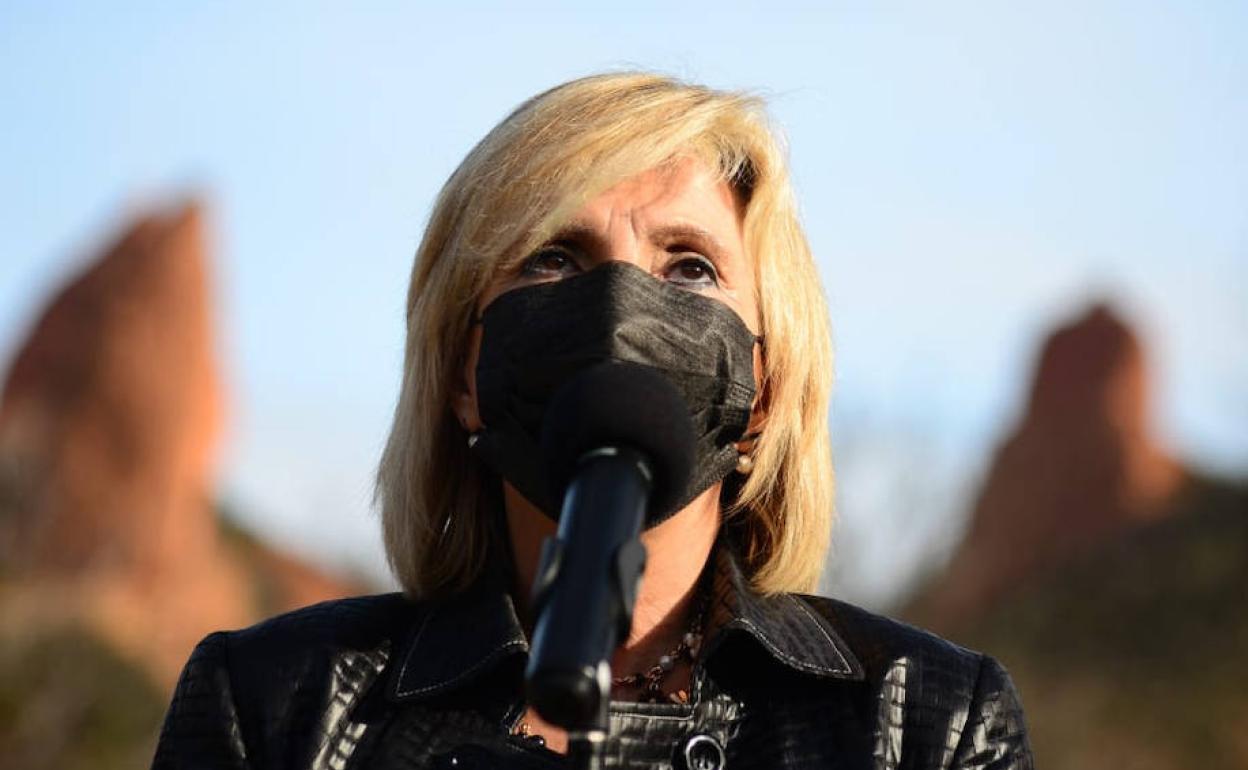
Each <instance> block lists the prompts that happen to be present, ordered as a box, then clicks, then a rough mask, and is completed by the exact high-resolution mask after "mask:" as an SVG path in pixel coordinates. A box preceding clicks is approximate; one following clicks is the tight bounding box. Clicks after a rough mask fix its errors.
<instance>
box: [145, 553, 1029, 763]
mask: <svg viewBox="0 0 1248 770" xmlns="http://www.w3.org/2000/svg"><path fill="white" fill-rule="evenodd" d="M720 553H721V554H723V553H724V550H723V549H720ZM711 596H712V604H711V607H710V610H709V618H708V640H707V642H706V644H704V645H703V649H702V652H701V656H700V658H699V660H698V662H697V664H696V665H695V668H694V672H693V682H692V691H691V693H690V695H691V697H690V703H689V704H687V705H676V704H637V703H615V704H613V706H612V710H611V738H610V739H609V744H608V747H607V749H608V751H607V754H608V758H607V766H608V767H622V768H646V769H647V770H659V769H660V768H662V769H663V770H666V769H667V768H675V769H676V770H680V769H681V768H697V769H698V770H717V769H718V768H725V767H726V768H732V770H755V769H756V768H757V769H762V768H767V769H769V770H772V769H776V768H779V769H785V768H864V769H866V768H870V769H872V770H886V769H888V770H891V769H893V768H896V769H898V770H900V769H901V768H906V769H912V770H919V768H933V769H935V768H958V769H960V770H970V769H971V768H976V769H981V768H982V769H984V770H987V769H988V768H991V769H992V770H1005V769H1006V768H1031V767H1032V760H1031V753H1030V749H1029V747H1028V743H1027V735H1026V729H1025V726H1024V723H1023V715H1022V711H1021V707H1020V705H1019V700H1018V698H1017V695H1016V694H1015V691H1014V688H1013V685H1012V684H1011V682H1010V679H1009V677H1008V675H1007V674H1006V672H1005V671H1004V670H1003V669H1002V667H1001V666H1000V665H999V664H998V663H997V662H996V661H995V660H993V659H992V658H991V657H988V656H985V655H982V654H979V653H976V652H971V651H968V650H965V649H962V648H960V647H957V646H955V645H953V644H951V643H949V642H946V641H944V640H941V639H939V638H937V637H935V636H932V635H931V634H928V633H925V632H923V631H920V630H918V629H915V628H912V627H910V626H906V625H903V624H901V623H897V622H896V621H892V620H889V619H887V618H883V617H880V616H877V615H873V614H871V613H868V612H866V611H864V610H862V609H859V608H856V607H853V606H851V605H848V604H845V603H842V602H838V601H835V600H832V599H826V598H820V597H813V596H799V595H792V594H782V595H777V596H769V597H762V596H758V595H756V594H754V593H752V592H751V591H750V590H749V589H748V587H747V585H746V583H745V581H744V580H743V578H742V575H741V572H740V570H739V569H738V567H737V565H736V562H735V561H734V560H733V559H732V557H731V556H730V555H721V556H720V557H718V558H717V559H716V564H715V566H714V574H713V580H712V589H711ZM527 651H528V643H527V641H526V640H525V636H524V632H523V629H522V627H521V625H520V622H519V621H518V619H517V617H516V613H515V610H514V608H513V605H512V603H511V600H510V598H509V596H508V595H507V594H506V592H504V591H501V590H494V589H491V588H489V587H487V586H482V587H479V588H478V589H476V590H474V591H471V592H469V593H467V594H465V595H463V596H460V597H456V598H455V599H454V600H448V601H442V602H437V603H415V602H411V601H409V600H407V599H406V598H404V597H403V596H402V595H400V594H387V595H381V596H368V597H360V598H353V599H345V600H340V601H332V602H326V603H323V604H318V605H315V606H312V607H308V608H305V609H302V610H298V611H295V612H293V613H290V614H287V615H283V616H280V617H277V618H274V619H272V620H269V621H266V622H264V623H261V624H259V625H256V626H253V627H251V628H248V629H245V630H242V631H234V632H218V633H215V634H212V635H210V636H208V637H207V638H206V639H204V640H203V641H202V642H201V643H200V644H199V645H198V646H197V647H196V649H195V651H194V653H193V654H192V655H191V658H190V660H189V661H188V662H187V664H186V668H185V670H184V671H183V673H182V677H181V680H180V681H179V683H178V686H177V689H176V691H175V693H174V696H173V701H172V704H171V705H170V708H169V712H168V715H167V717H166V720H165V724H164V727H163V729H162V731H161V736H160V742H159V745H158V747H157V751H156V757H155V761H154V764H153V767H154V768H157V769H158V770H174V769H175V768H177V769H179V770H189V769H190V768H239V769H241V768H275V769H276V768H281V769H282V770H296V768H299V769H303V768H309V769H315V770H322V769H325V768H335V769H339V768H345V769H348V770H354V769H359V768H372V769H376V770H398V768H513V767H514V768H534V769H538V768H551V769H553V768H561V767H567V766H568V763H567V761H566V759H565V758H564V757H562V756H561V755H558V754H555V753H554V752H551V751H549V750H547V749H545V748H543V747H541V746H540V745H536V743H535V742H534V741H532V740H527V739H525V738H522V737H519V736H515V735H512V729H513V727H514V726H515V725H516V723H517V722H518V720H519V718H520V715H521V713H522V710H523V703H522V700H521V692H522V678H523V668H524V663H525V659H526V655H527Z"/></svg>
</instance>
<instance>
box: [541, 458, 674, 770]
mask: <svg viewBox="0 0 1248 770" xmlns="http://www.w3.org/2000/svg"><path fill="white" fill-rule="evenodd" d="M651 484H652V475H651V471H650V467H649V464H648V463H647V461H646V459H645V458H644V457H643V456H642V455H641V454H639V453H638V452H635V451H633V450H630V449H625V448H616V447H606V448H602V449H598V450H594V451H592V452H589V453H588V454H586V455H585V456H584V457H582V458H581V461H580V463H579V465H578V468H577V473H576V475H575V476H574V477H573V479H572V482H571V483H570V484H569V485H568V489H567V492H566V493H565V495H564V500H563V509H562V513H561V514H560V517H559V529H558V532H557V533H556V535H555V536H554V537H552V538H547V540H546V542H544V543H543V544H542V555H541V565H540V567H539V569H538V572H537V577H536V579H535V580H534V585H533V607H534V611H535V613H536V616H537V623H536V624H535V625H534V630H533V650H532V654H531V656H530V658H529V664H528V668H527V669H526V671H525V686H526V690H527V695H528V699H529V702H530V703H531V704H532V705H533V707H534V708H535V709H536V710H537V712H538V713H539V714H541V715H542V717H543V718H544V719H546V720H547V721H549V722H550V723H552V724H555V725H558V726H560V727H563V728H564V729H565V730H567V731H568V759H569V761H570V762H571V764H572V767H574V768H578V769H579V770H600V769H601V768H602V767H603V766H604V754H605V750H606V743H607V735H608V731H609V727H610V724H609V706H610V702H611V654H612V653H613V652H614V651H615V648H616V646H617V645H618V644H619V642H620V640H622V639H627V638H628V633H629V631H630V629H631V628H632V621H633V607H634V605H635V603H636V600H637V582H638V580H639V579H640V577H641V573H642V570H643V569H644V568H645V561H646V550H645V547H644V546H642V544H641V540H640V533H641V525H642V520H643V518H644V516H645V511H646V504H647V501H648V498H649V494H650V487H651Z"/></svg>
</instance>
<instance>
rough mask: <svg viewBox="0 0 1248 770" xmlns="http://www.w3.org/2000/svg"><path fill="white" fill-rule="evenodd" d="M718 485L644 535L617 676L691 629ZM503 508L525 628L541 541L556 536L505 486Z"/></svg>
mask: <svg viewBox="0 0 1248 770" xmlns="http://www.w3.org/2000/svg"><path fill="white" fill-rule="evenodd" d="M719 487H720V485H719V484H716V485H714V486H712V487H711V488H710V489H708V490H706V491H705V492H703V493H702V494H701V495H699V496H698V497H696V498H694V500H693V501H692V502H691V503H690V504H689V505H687V506H685V507H684V508H682V509H681V510H680V511H678V512H677V513H676V514H675V515H673V516H672V517H671V518H669V519H668V520H667V521H664V522H663V523H662V524H660V525H658V526H657V527H653V528H651V529H648V530H646V531H645V532H642V534H641V542H642V545H644V546H645V548H646V571H645V573H644V574H643V575H642V578H641V583H640V585H639V586H638V591H637V603H636V606H635V609H634V611H633V624H632V631H631V632H630V633H629V637H628V639H627V640H625V641H624V643H623V644H621V645H620V646H619V647H618V648H616V651H615V655H614V656H613V657H612V660H611V668H612V671H613V672H614V673H615V674H616V675H617V676H618V675H620V674H630V673H633V672H635V671H644V670H645V669H647V668H649V667H650V666H652V665H654V663H655V661H656V660H658V658H659V656H660V655H663V654H665V653H666V652H668V651H669V650H670V649H671V648H672V647H674V646H675V645H676V643H677V642H679V640H680V638H681V637H682V636H683V635H684V633H685V631H686V630H687V625H688V623H689V613H690V611H691V609H692V604H693V600H694V593H695V591H696V588H697V582H698V577H699V576H700V575H701V574H702V568H703V567H704V566H705V564H706V561H707V559H708V558H709V556H710V553H711V548H712V546H713V545H714V543H715V536H716V535H717V534H718V531H719V492H720V489H719ZM504 505H505V507H506V510H507V525H508V529H509V530H510V532H511V543H512V549H513V557H514V559H515V566H516V576H515V579H516V585H515V586H514V587H513V594H514V595H515V596H516V597H517V606H518V607H519V608H520V610H521V616H522V619H523V621H524V623H525V627H526V628H528V629H529V631H530V632H531V631H532V627H533V623H534V622H535V621H536V619H535V618H533V617H532V616H531V613H530V608H529V607H528V596H529V591H530V587H531V586H532V585H533V578H534V576H535V575H536V574H537V568H538V560H539V557H540V551H541V544H542V541H543V540H544V539H545V538H546V537H548V536H551V535H553V534H555V523H554V522H553V521H551V520H550V519H549V518H548V517H547V516H545V515H544V514H542V513H541V512H540V511H539V510H537V509H536V508H535V507H534V506H533V505H532V504H531V503H529V502H528V501H527V500H525V499H524V498H523V497H521V496H520V494H519V493H518V492H516V491H515V489H513V488H512V487H511V485H509V484H504Z"/></svg>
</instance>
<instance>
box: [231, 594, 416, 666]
mask: <svg viewBox="0 0 1248 770" xmlns="http://www.w3.org/2000/svg"><path fill="white" fill-rule="evenodd" d="M424 611H425V607H424V606H423V605H421V604H419V603H417V602H413V601H412V600H410V599H408V598H407V597H406V596H404V595H403V594H400V593H388V594H377V595H372V596H353V597H350V598H347V599H334V600H331V601H327V602H321V603H319V604H313V605H310V606H307V607H302V608H300V609H297V610H293V611H291V612H286V613H283V614H281V615H276V616H274V617H272V618H269V619H267V620H264V621H261V622H259V623H257V624H255V625H253V626H249V627H247V628H243V629H240V630H237V631H226V632H222V635H223V636H224V637H225V639H224V640H223V641H225V643H227V644H228V645H229V647H230V649H231V651H232V652H234V654H235V655H240V654H241V656H243V657H247V658H260V659H265V658H269V657H272V656H273V655H280V656H281V657H282V658H283V659H289V658H290V656H292V655H294V656H300V655H313V656H314V655H318V654H324V653H327V652H335V651H341V650H367V649H371V648H374V647H376V646H378V645H380V644H384V643H385V642H386V641H392V640H393V637H394V636H395V635H401V634H402V633H403V632H404V631H405V630H406V629H407V628H408V627H410V625H411V624H412V622H413V621H414V620H415V619H417V618H418V617H419V616H420V615H421V613H422V612H424Z"/></svg>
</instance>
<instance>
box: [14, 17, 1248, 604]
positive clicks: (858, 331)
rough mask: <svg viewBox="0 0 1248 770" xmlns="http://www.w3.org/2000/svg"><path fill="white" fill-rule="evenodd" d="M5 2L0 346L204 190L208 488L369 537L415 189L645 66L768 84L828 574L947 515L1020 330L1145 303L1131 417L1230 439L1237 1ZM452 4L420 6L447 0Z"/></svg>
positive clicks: (1033, 340)
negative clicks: (122, 229) (811, 368)
mask: <svg viewBox="0 0 1248 770" xmlns="http://www.w3.org/2000/svg"><path fill="white" fill-rule="evenodd" d="M257 5H259V4H243V3H220V4H212V5H211V6H209V5H208V4H202V5H197V6H194V7H192V6H191V5H190V4H170V3H163V4H162V3H147V4H143V3H109V4H104V3H95V4H80V7H74V6H72V5H70V4H60V3H20V4H19V3H8V4H5V5H4V6H3V8H0V105H3V111H4V120H3V121H0V168H3V169H4V173H3V176H0V227H2V228H3V232H4V233H5V236H6V240H7V242H8V243H9V246H8V247H7V248H6V250H5V254H4V255H3V256H2V257H0V359H2V360H5V361H7V360H8V358H9V357H10V356H11V355H12V353H13V347H14V346H15V345H16V344H18V342H19V341H20V339H21V335H22V334H23V333H24V331H25V330H26V328H27V326H28V324H29V323H30V322H31V320H32V315H33V314H34V313H36V312H37V310H38V308H39V307H40V305H41V303H42V302H43V301H44V298H45V295H46V293H47V292H48V291H50V290H51V289H53V288H54V287H55V286H56V285H57V284H58V283H59V282H60V281H62V280H64V279H65V278H66V277H67V276H68V275H69V274H71V273H72V271H73V270H74V269H75V268H76V267H77V266H78V265H80V264H81V260H82V259H83V258H85V257H87V256H89V255H90V254H91V253H92V251H93V250H94V249H95V248H96V247H97V246H98V245H99V244H100V243H101V242H102V241H103V240H105V239H107V238H109V237H111V234H112V232H113V230H114V228H115V227H116V226H117V223H118V222H119V221H120V220H121V219H123V218H124V217H125V216H126V215H127V213H128V212H132V211H135V210H138V209H141V208H142V207H143V206H146V205H150V204H153V203H159V202H162V201H166V200H169V199H170V198H171V197H176V196H179V195H183V194H195V195H201V196H203V197H204V198H206V200H207V201H208V204H209V206H210V214H211V223H212V226H213V232H214V236H215V247H216V251H215V253H216V254H217V256H218V258H219V259H218V264H217V265H216V271H217V286H216V291H217V295H218V299H219V303H220V316H221V318H220V320H221V340H220V346H221V351H222V358H223V368H224V373H225V375H226V377H227V380H228V382H229V387H230V394H229V404H230V423H229V426H228V429H227V439H226V443H225V446H224V448H223V456H222V467H221V473H220V477H221V483H222V489H223V494H225V495H226V496H227V497H228V498H229V499H230V500H232V501H233V502H235V504H237V505H238V506H239V507H240V508H242V509H244V510H246V511H247V512H248V513H247V515H248V518H249V520H250V521H251V523H252V524H253V525H254V526H255V527H257V528H258V529H260V530H261V531H262V532H264V533H266V534H268V535H270V536H273V537H278V538H281V539H283V540H284V541H286V542H288V543H289V544H290V545H291V547H293V548H295V549H297V550H300V551H302V552H305V553H310V554H315V555H318V556H320V557H322V558H327V559H330V560H334V561H337V560H353V561H355V562H357V563H359V562H367V563H371V564H373V565H376V563H377V559H378V556H377V553H378V552H377V549H376V536H375V534H374V529H375V524H374V521H373V519H372V518H371V514H370V513H369V510H368V496H369V485H370V483H371V478H370V477H371V470H372V466H373V464H374V463H375V461H376V457H377V453H378V452H379V450H380V446H381V444H382V442H383V440H384V435H385V430H386V427H387V421H388V419H389V415H390V411H391V409H392V407H393V401H394V393H395V390H396V386H397V381H398V366H399V361H400V353H401V350H402V322H401V313H402V302H403V294H404V291H405V284H406V279H407V273H408V270H409V267H410V260H411V255H412V253H413V251H414V249H415V246H416V243H417V241H418V239H419V237H420V232H421V229H422V227H423V224H424V220H425V217H426V215H427V213H428V209H429V206H430V204H431V202H432V199H433V196H434V195H435V194H436V191H437V189H438V188H439V187H440V185H441V184H442V182H443V181H444V179H445V178H446V176H447V175H448V174H449V172H450V171H451V170H452V169H453V168H454V166H455V164H456V163H457V162H458V161H459V159H460V158H461V157H462V156H463V154H464V153H465V152H466V151H467V150H468V148H469V147H470V146H471V145H472V144H473V143H474V142H475V141H476V140H477V139H479V138H480V136H482V135H483V134H484V133H485V132H486V131H488V130H489V128H490V127H491V126H492V125H493V124H494V123H495V122H496V121H497V120H498V119H499V118H501V117H502V116H503V115H504V114H505V113H506V112H508V111H509V110H510V109H511V108H512V107H513V106H514V105H515V104H516V103H518V102H519V101H521V100H522V99H524V98H526V97H528V96H530V95H532V94H533V93H535V92H537V91H539V90H541V89H544V88H547V87H549V86H551V85H553V84H555V83H558V82H561V81H563V80H566V79H569V78H572V77H576V76H579V75H583V74H587V73H590V72H595V71H599V70H604V69H619V68H631V67H642V68H651V69H658V70H661V71H664V72H667V73H670V74H674V75H678V76H682V77H686V78H689V79H693V80H697V81H701V82H705V83H708V84H710V85H713V86H717V87H726V88H746V89H750V90H754V91H757V92H760V93H762V94H764V95H765V96H767V97H768V98H769V100H770V103H771V105H772V112H773V114H774V116H775V117H776V119H777V121H778V122H779V124H780V125H781V126H783V128H784V129H785V131H786V133H787V136H788V139H789V144H790V148H791V155H792V161H793V166H794V177H795V182H796V185H797V187H798V192H799V196H800V198H801V202H802V207H803V212H804V219H805V222H806V225H807V228H808V232H809V235H810V238H811V241H812V244H813V246H814V250H815V253H816V255H817V257H818V259H819V264H820V268H821V271H822V275H823V279H824V282H825V288H826V291H827V293H828V297H829V301H830V306H831V314H832V322H833V327H834V333H835V338H836V344H837V355H838V364H837V367H838V389H837V393H836V396H835V397H834V402H833V412H834V422H833V425H834V428H835V430H834V442H835V443H836V445H837V447H838V459H839V460H840V462H841V477H840V480H841V492H842V495H841V499H840V511H841V524H842V528H841V533H840V536H839V537H840V539H839V541H838V546H837V548H838V555H837V558H838V559H839V560H840V563H841V564H842V565H843V569H842V571H841V572H840V573H838V576H839V580H840V590H843V591H845V592H847V593H849V594H851V595H852V596H854V597H856V598H861V599H863V600H865V601H878V600H879V599H880V598H881V597H883V596H885V595H886V594H887V593H888V592H889V591H891V590H893V589H894V588H895V587H896V586H897V585H900V584H901V583H902V582H904V580H905V579H906V578H907V576H908V575H910V574H911V573H912V572H913V570H914V568H915V565H916V564H918V563H920V561H921V560H922V558H923V554H924V553H926V552H928V551H930V549H931V548H932V547H939V546H940V545H941V544H943V543H947V541H948V540H950V539H951V538H952V537H953V535H954V534H956V531H957V526H958V525H957V519H956V516H954V514H955V513H956V511H958V510H959V509H961V508H962V507H964V503H965V500H964V496H965V494H966V491H967V489H969V488H970V487H971V486H972V485H973V483H974V481H975V479H976V478H977V474H978V473H979V472H980V471H981V470H982V463H983V461H984V458H985V456H986V453H988V452H989V451H991V449H992V447H993V446H994V445H995V443H996V442H997V440H998V439H999V437H1000V433H1001V431H1002V430H1004V429H1005V427H1006V426H1007V425H1008V423H1009V421H1010V420H1011V419H1012V416H1013V415H1014V413H1015V410H1016V409H1017V407H1018V405H1019V399H1020V396H1021V390H1022V388H1023V387H1024V384H1025V380H1026V378H1027V377H1028V375H1029V374H1030V367H1031V365H1032V358H1033V355H1034V348H1035V345H1036V344H1037V335H1039V334H1041V333H1043V332H1044V331H1045V330H1047V329H1048V328H1050V327H1051V326H1052V325H1053V324H1055V323H1058V322H1060V321H1062V320H1065V319H1066V318H1067V317H1069V315H1070V314H1071V313H1073V312H1076V311H1078V310H1079V309H1080V308H1081V307H1082V306H1083V304H1084V303H1086V302H1087V301H1089V300H1090V299H1091V298H1095V297H1107V298H1109V299H1110V300H1111V301H1112V302H1113V303H1114V304H1115V305H1116V306H1117V307H1119V308H1120V309H1121V311H1122V312H1123V313H1124V314H1125V315H1126V316H1127V318H1128V319H1129V320H1130V321H1132V322H1134V323H1136V324H1137V325H1138V326H1139V327H1140V328H1141V330H1142V331H1143V332H1144V333H1145V334H1146V335H1147V339H1148V344H1149V349H1150V352H1151V355H1152V360H1153V362H1154V368H1155V372H1156V378H1157V404H1156V409H1155V419H1156V424H1157V428H1158V433H1159V435H1160V436H1161V437H1162V439H1163V440H1164V441H1165V442H1166V443H1167V444H1168V445H1169V446H1171V447H1172V448H1173V449H1174V451H1176V452H1178V453H1180V454H1182V455H1183V456H1185V457H1188V458H1191V459H1192V460H1193V461H1195V462H1197V463H1199V464H1200V465H1202V466H1204V467H1209V468H1212V469H1216V470H1220V471H1222V472H1228V473H1229V472H1235V473H1241V474H1242V473H1244V472H1245V471H1248V352H1246V348H1245V344H1244V340H1245V336H1246V333H1248V281H1246V274H1248V98H1245V95H1246V94H1248V53H1246V50H1248V46H1244V45H1243V40H1244V38H1245V34H1246V33H1248V6H1244V5H1243V4H1240V3H1233V2H1224V3H1218V2H1206V3H1199V2H1169V3H1150V2H1132V3H1126V2H1120V3H1112V2H1111V3H1083V2H1068V3H1051V2H1050V3H1028V4H1023V3H1008V4H1006V3H940V4H935V3H865V2H863V3H797V4H786V3H778V2H777V3H768V4H757V5H746V4H732V3H716V4H713V5H693V6H678V5H677V4H673V3H665V4H657V3H633V4H630V5H628V6H611V7H606V6H603V7H602V8H600V9H599V8H593V9H591V8H586V7H581V6H577V5H573V4H566V5H556V4H539V5H531V6H528V10H526V11H524V12H520V11H516V10H511V9H509V8H507V7H505V6H503V5H502V4H473V3H464V4H456V6H455V8H454V9H453V10H452V9H450V8H449V7H446V8H436V7H428V8H425V7H420V6H418V5H417V4H414V3H369V4H345V3H334V4H331V3H322V4H317V3H308V2H301V3H286V4H281V3H275V4H266V5H265V6H264V7H263V8H258V7H256V6H257ZM447 5H448V6H449V4H447Z"/></svg>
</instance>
